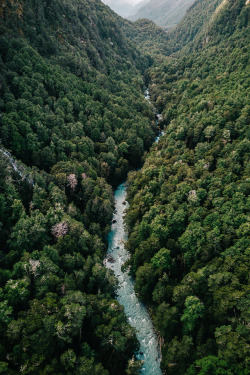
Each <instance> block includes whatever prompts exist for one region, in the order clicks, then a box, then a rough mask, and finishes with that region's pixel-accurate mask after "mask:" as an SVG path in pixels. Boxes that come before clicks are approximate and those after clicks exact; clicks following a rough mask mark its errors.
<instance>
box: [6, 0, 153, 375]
mask: <svg viewBox="0 0 250 375" xmlns="http://www.w3.org/2000/svg"><path fill="white" fill-rule="evenodd" d="M0 32H1V37H0V51H1V59H0V66H1V73H0V75H1V86H0V91H1V100H0V106H1V118H0V137H1V142H2V145H1V146H0V147H1V149H2V148H3V147H4V148H6V149H8V150H9V151H10V152H11V153H12V154H13V156H14V157H16V158H17V159H20V160H21V161H22V162H23V163H24V164H26V165H27V166H28V167H29V168H30V169H29V168H28V169H27V170H26V171H25V173H30V172H29V171H31V168H32V181H31V180H30V178H28V179H26V178H21V176H20V175H19V174H18V173H16V172H15V171H14V169H12V167H11V165H10V164H9V161H8V159H6V158H5V157H4V155H3V154H2V153H0V158H1V160H0V162H1V168H0V238H1V249H0V251H1V252H0V255H1V256H0V267H1V268H0V297H1V299H0V373H1V374H8V375H10V374H17V373H20V372H21V373H23V374H36V375H37V374H53V375H54V374H81V375H83V374H86V375H89V374H98V375H99V374H118V373H119V374H123V373H125V370H126V371H127V374H132V372H133V367H134V366H135V367H136V366H137V365H136V362H135V361H130V360H131V358H132V356H133V354H134V352H135V350H136V349H137V345H138V343H137V339H136V337H135V330H134V329H132V328H131V327H130V326H129V325H128V323H127V319H126V317H125V315H124V312H123V308H122V307H121V306H119V304H118V303H117V302H116V300H114V297H115V293H116V292H115V291H116V285H117V281H116V280H115V278H114V276H113V273H112V272H111V271H110V270H107V269H106V268H105V267H104V266H103V258H104V256H105V253H106V236H107V233H108V231H109V228H110V222H111V219H112V212H113V192H112V188H111V185H110V184H112V185H113V186H115V185H116V184H117V183H119V182H120V181H121V180H122V179H124V178H125V176H126V174H127V172H128V170H130V169H131V168H134V167H138V166H139V165H140V163H141V157H142V155H143V153H144V151H145V150H146V149H149V147H150V145H151V142H152V140H153V138H154V126H155V124H154V121H153V125H152V120H154V115H153V112H152V110H151V108H150V106H149V105H148V104H147V102H146V101H145V100H144V97H143V94H142V89H143V87H144V82H143V77H142V75H141V71H142V70H143V69H144V68H145V67H147V65H148V60H147V59H145V58H143V57H141V56H140V53H139V52H138V51H137V50H136V49H135V48H134V46H133V45H132V44H131V43H130V42H129V41H128V40H127V39H126V38H125V37H124V35H123V34H122V33H121V31H120V29H119V26H118V24H117V19H116V15H115V14H114V13H113V12H112V11H110V10H109V8H107V7H106V6H105V5H104V4H102V3H101V2H100V1H97V0H96V1H89V0H88V1H87V0H71V1H66V0H65V1H64V0H63V1H59V0H47V1H43V2H41V1H37V0H23V1H17V0H4V1H2V2H1V5H0ZM139 69H140V70H139ZM24 168H25V167H24ZM41 171H42V172H41ZM33 182H34V186H33Z"/></svg>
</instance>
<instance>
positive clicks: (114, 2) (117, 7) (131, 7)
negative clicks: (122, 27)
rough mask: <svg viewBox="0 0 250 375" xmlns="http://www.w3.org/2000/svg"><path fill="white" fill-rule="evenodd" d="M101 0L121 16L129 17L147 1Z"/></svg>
mask: <svg viewBox="0 0 250 375" xmlns="http://www.w3.org/2000/svg"><path fill="white" fill-rule="evenodd" d="M102 2H103V3H104V4H106V5H108V6H109V7H110V8H111V9H112V10H113V11H114V12H116V13H117V14H119V15H120V16H122V17H125V18H126V17H129V16H132V15H133V14H136V12H137V11H138V10H139V9H140V8H141V7H142V6H144V5H145V4H147V3H148V2H149V0H142V1H139V2H138V0H134V1H133V0H102Z"/></svg>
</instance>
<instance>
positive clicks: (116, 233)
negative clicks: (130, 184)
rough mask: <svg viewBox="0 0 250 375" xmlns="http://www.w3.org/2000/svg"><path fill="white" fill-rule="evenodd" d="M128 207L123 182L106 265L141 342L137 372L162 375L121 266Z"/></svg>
mask: <svg viewBox="0 0 250 375" xmlns="http://www.w3.org/2000/svg"><path fill="white" fill-rule="evenodd" d="M146 99H148V97H146ZM158 140H159V137H157V138H156V142H158ZM127 206H128V203H127V202H126V185H125V183H123V184H121V185H120V186H118V188H117V190H116V191H115V211H114V214H113V224H112V228H111V231H110V233H109V236H108V242H109V247H108V253H107V258H106V260H105V264H106V267H107V268H110V269H112V270H113V271H114V273H115V275H116V277H117V278H118V280H119V287H118V290H117V300H118V302H119V303H120V304H121V305H123V306H124V311H125V314H126V315H127V318H128V321H129V323H130V325H131V326H133V327H135V328H136V330H137V338H138V340H139V342H140V350H139V353H138V354H137V359H139V360H142V361H144V363H143V366H142V369H141V371H140V373H141V374H144V375H161V374H162V372H161V369H160V361H161V355H160V350H159V346H158V339H157V335H156V332H155V330H154V327H153V323H152V321H151V318H150V315H149V313H148V310H147V308H146V307H145V306H144V305H143V304H142V303H141V302H140V301H139V300H138V298H137V296H136V294H135V291H134V281H133V279H132V278H131V277H130V276H129V275H128V272H123V271H122V265H123V264H124V263H125V262H126V260H127V259H128V258H129V253H128V252H127V251H126V250H125V248H124V243H125V242H126V241H127V234H126V231H125V227H124V221H123V216H124V213H125V209H126V208H127Z"/></svg>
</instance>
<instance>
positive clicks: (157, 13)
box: [130, 0, 195, 29]
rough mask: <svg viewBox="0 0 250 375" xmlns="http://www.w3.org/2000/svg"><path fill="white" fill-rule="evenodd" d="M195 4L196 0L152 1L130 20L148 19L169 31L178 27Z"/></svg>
mask: <svg viewBox="0 0 250 375" xmlns="http://www.w3.org/2000/svg"><path fill="white" fill-rule="evenodd" d="M194 2H195V0H150V1H149V2H147V3H146V4H144V5H143V6H141V7H140V8H139V9H138V11H137V13H136V14H135V15H133V16H132V17H130V20H132V21H135V20H138V19H140V18H148V19H150V20H152V21H154V22H155V23H156V24H157V25H158V26H161V27H164V28H166V29H169V28H172V27H174V26H176V25H177V23H178V22H179V21H180V20H181V19H182V17H183V16H184V15H185V13H186V10H187V9H188V8H189V7H190V6H191V5H192V4H193V3H194Z"/></svg>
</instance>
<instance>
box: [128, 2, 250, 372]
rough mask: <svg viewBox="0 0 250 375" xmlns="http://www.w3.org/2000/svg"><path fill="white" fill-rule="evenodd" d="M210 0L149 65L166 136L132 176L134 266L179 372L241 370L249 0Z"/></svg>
mask: <svg viewBox="0 0 250 375" xmlns="http://www.w3.org/2000/svg"><path fill="white" fill-rule="evenodd" d="M218 3H219V2H217V4H216V2H209V4H207V2H204V1H202V0H201V1H197V2H196V3H195V4H194V6H193V7H192V8H191V9H190V11H189V14H188V16H187V17H186V19H184V20H183V22H182V24H181V25H180V28H177V29H176V34H177V33H180V35H183V37H184V39H183V43H184V44H185V43H186V42H187V41H186V40H185V35H184V34H182V27H183V28H184V29H185V30H186V31H187V28H186V26H185V27H184V25H185V24H186V23H187V22H188V20H189V19H190V18H189V17H191V14H192V13H193V12H194V11H195V10H197V11H198V9H199V11H200V15H199V16H197V17H196V18H194V19H193V18H192V20H193V22H194V23H195V22H200V21H201V20H202V19H203V17H207V16H208V15H209V14H210V18H209V20H208V22H205V23H204V25H203V30H200V28H199V32H198V33H196V34H197V35H196V37H195V35H194V34H193V35H192V36H191V37H190V38H191V39H192V42H191V43H189V44H188V45H187V47H186V48H184V49H182V50H181V51H180V52H179V54H178V56H175V57H174V56H171V57H170V58H167V59H164V58H163V59H162V63H159V61H158V62H157V63H156V64H155V66H154V67H153V68H152V69H151V71H150V77H151V98H152V99H153V100H154V102H155V104H156V106H157V107H158V108H159V109H160V111H161V112H162V115H163V123H165V124H166V129H165V135H164V137H163V138H162V139H161V140H160V142H159V144H158V145H156V146H154V147H153V148H152V150H151V151H150V153H149V154H147V155H146V157H145V164H144V166H143V168H142V170H141V171H139V172H137V173H131V174H130V176H129V179H128V199H129V203H130V208H129V209H128V212H127V216H126V223H127V227H128V230H129V240H128V244H127V247H128V249H129V251H130V252H131V254H132V259H131V271H132V273H133V274H134V275H135V278H136V282H135V286H136V289H137V293H138V294H139V296H140V297H141V299H143V300H144V301H146V302H147V303H148V304H150V305H151V307H152V310H153V312H154V313H153V314H154V319H155V323H156V326H157V328H158V329H159V331H160V333H161V335H162V337H163V339H164V341H165V345H164V347H163V361H162V368H163V369H164V370H165V371H166V372H167V373H168V374H175V375H176V374H179V375H183V374H188V375H190V374H234V375H238V374H247V373H248V370H249V363H248V360H249V341H248V340H249V331H248V328H247V322H248V319H249V313H248V309H249V306H248V302H247V301H248V300H249V285H248V273H249V245H250V243H249V218H248V212H249V181H248V179H249V146H250V139H249V69H248V66H247V63H248V56H249V30H248V27H247V18H248V17H249V5H248V6H247V5H246V4H245V3H246V2H245V1H241V0H237V1H231V0H228V1H225V2H224V3H223V4H222V6H221V7H219V8H217V10H216V12H215V13H211V11H212V8H211V7H213V9H215V8H216V5H218ZM202 9H203V10H205V12H204V11H202ZM199 17H200V19H199ZM203 22H204V20H203ZM191 26H192V25H191ZM197 27H198V26H197ZM204 30H206V35H205V33H204V32H203V31H204ZM205 36H206V38H205ZM188 51H189V52H188ZM149 244H150V245H149Z"/></svg>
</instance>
